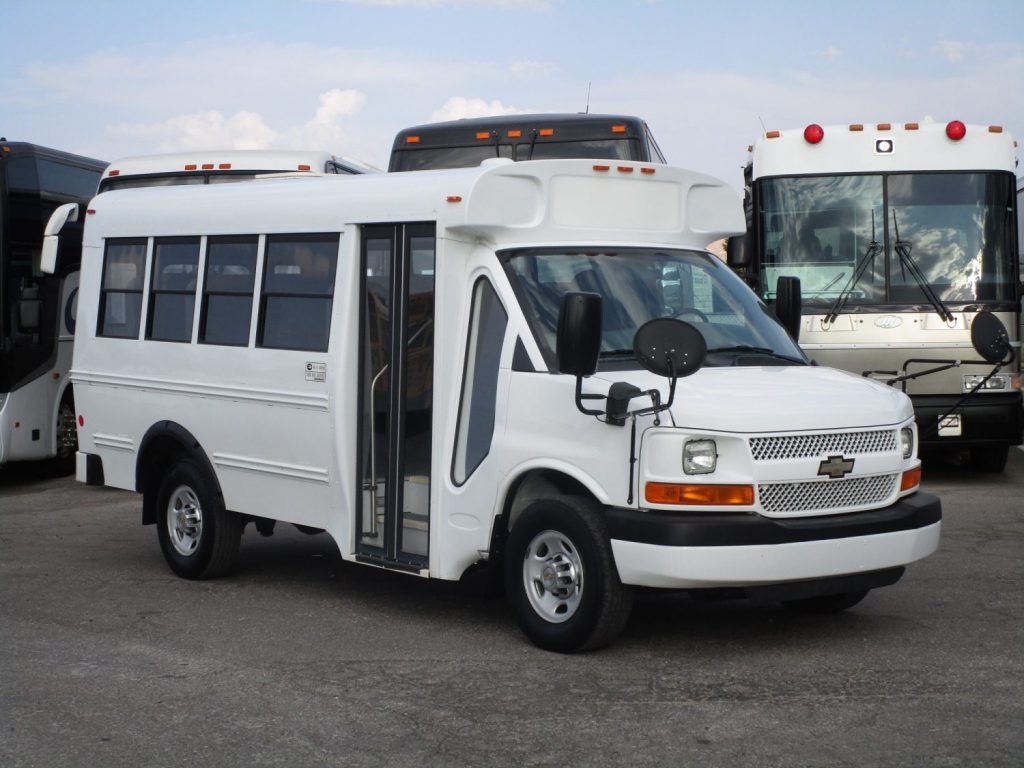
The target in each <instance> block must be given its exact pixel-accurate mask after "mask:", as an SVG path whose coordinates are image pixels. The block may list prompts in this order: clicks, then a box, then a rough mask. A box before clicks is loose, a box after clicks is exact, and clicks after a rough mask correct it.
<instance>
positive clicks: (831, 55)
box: [821, 45, 843, 61]
mask: <svg viewBox="0 0 1024 768" xmlns="http://www.w3.org/2000/svg"><path fill="white" fill-rule="evenodd" d="M842 55H843V52H842V51H841V50H839V49H838V48H836V47H835V46H834V45H830V46H829V47H828V48H826V49H825V50H824V51H822V52H821V57H822V58H823V59H826V60H828V61H833V60H834V59H838V58H839V57H840V56H842Z"/></svg>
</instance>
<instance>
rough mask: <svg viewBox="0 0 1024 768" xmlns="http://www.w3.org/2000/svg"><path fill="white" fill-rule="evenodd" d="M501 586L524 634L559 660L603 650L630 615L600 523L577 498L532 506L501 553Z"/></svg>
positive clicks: (627, 593) (595, 511)
mask: <svg viewBox="0 0 1024 768" xmlns="http://www.w3.org/2000/svg"><path fill="white" fill-rule="evenodd" d="M531 572H532V573H531ZM505 587H506V590H507V592H508V597H509V601H510V602H511V603H512V609H513V611H514V612H515V615H516V618H517V619H518V621H519V626H520V628H521V629H522V630H523V633H524V634H525V635H526V636H527V637H528V638H529V639H530V640H531V641H533V642H534V643H535V644H536V645H538V646H539V647H541V648H544V649H545V650H548V651H557V652H559V653H573V652H575V651H589V650H594V649H596V648H601V647H603V646H605V645H608V644H609V643H611V642H612V640H614V639H615V638H616V637H617V636H618V634H619V633H620V632H621V631H622V628H623V627H624V626H625V625H626V621H627V620H628V619H629V614H630V611H631V610H632V608H633V591H632V590H631V589H630V588H628V587H626V586H624V585H623V584H622V582H621V581H619V573H618V571H617V570H616V568H615V561H614V559H613V557H612V551H611V544H610V542H609V540H608V531H607V526H606V524H605V519H604V516H603V515H602V514H601V510H600V508H599V507H597V505H595V504H592V503H589V502H588V501H587V500H585V499H582V498H579V497H557V498H553V499H542V500H537V501H534V502H532V503H531V504H530V505H529V506H527V507H526V509H524V510H523V512H522V513H521V514H520V515H519V518H518V519H517V520H516V523H515V525H514V526H513V527H512V530H511V532H510V533H509V538H508V543H507V547H506V549H505Z"/></svg>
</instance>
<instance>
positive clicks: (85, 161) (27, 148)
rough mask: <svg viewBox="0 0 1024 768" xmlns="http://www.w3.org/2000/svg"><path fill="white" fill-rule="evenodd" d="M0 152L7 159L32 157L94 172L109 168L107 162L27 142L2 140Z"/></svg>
mask: <svg viewBox="0 0 1024 768" xmlns="http://www.w3.org/2000/svg"><path fill="white" fill-rule="evenodd" d="M0 152H3V154H4V155H5V156H7V157H22V156H32V157H41V158H46V159H49V160H58V161H60V162H61V163H63V164H65V165H77V166H81V167H82V168H87V169H89V170H93V171H101V170H103V169H104V168H106V166H107V163H106V161H105V160H97V159H95V158H92V157H86V156H84V155H76V154H73V153H71V152H65V151H63V150H60V149H52V148H50V147H44V146H42V145H41V144H31V143H29V142H27V141H6V140H5V139H0Z"/></svg>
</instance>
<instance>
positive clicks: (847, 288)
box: [825, 210, 882, 325]
mask: <svg viewBox="0 0 1024 768" xmlns="http://www.w3.org/2000/svg"><path fill="white" fill-rule="evenodd" d="M881 250H882V246H881V245H879V243H878V241H877V240H876V239H875V212H874V210H872V211H871V242H870V243H868V249H867V250H866V251H864V254H863V255H862V256H861V257H860V259H859V260H858V261H857V264H856V266H855V267H854V270H853V274H851V275H850V279H849V280H847V281H846V285H844V286H843V290H841V291H840V292H839V295H838V296H836V300H835V303H833V304H832V309H830V310H829V311H828V314H827V315H825V324H826V325H831V324H832V323H834V322H835V321H836V318H837V317H839V313H840V312H842V311H843V307H845V306H846V301H847V299H849V298H850V294H851V293H853V289H854V288H855V287H856V286H857V283H859V282H860V279H861V277H863V275H864V270H865V269H867V267H868V262H869V261H870V262H871V263H872V264H874V263H875V256H877V255H878V254H879V252H880V251H881ZM829 285H831V283H830V284H829Z"/></svg>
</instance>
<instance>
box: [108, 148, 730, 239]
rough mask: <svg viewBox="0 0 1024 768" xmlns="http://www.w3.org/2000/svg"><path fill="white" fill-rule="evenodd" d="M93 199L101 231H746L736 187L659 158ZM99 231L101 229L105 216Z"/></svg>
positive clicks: (694, 235) (694, 234) (506, 235)
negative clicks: (375, 226)
mask: <svg viewBox="0 0 1024 768" xmlns="http://www.w3.org/2000/svg"><path fill="white" fill-rule="evenodd" d="M91 207H92V209H93V210H95V214H94V217H95V218H93V219H91V221H94V222H97V223H98V222H103V226H102V227H101V229H102V232H103V235H102V236H103V237H133V236H138V235H140V234H145V235H153V236H174V235H182V234H190V235H196V234H252V233H253V232H254V231H259V232H261V233H267V234H271V233H275V232H294V231H322V230H323V229H324V227H325V226H329V227H330V228H331V229H334V228H338V229H341V228H344V226H345V225H347V224H364V223H374V222H395V221H436V222H437V223H438V235H439V236H441V237H444V236H460V234H461V236H467V237H478V238H482V239H486V240H489V241H491V242H494V243H508V244H513V243H514V244H525V243H527V242H531V243H540V242H543V243H563V242H572V243H581V244H582V243H608V242H626V241H628V242H639V243H651V244H654V243H656V244H659V245H665V246H673V247H686V248H699V249H703V248H704V247H705V246H706V245H707V244H708V243H710V242H711V241H713V240H716V239H719V238H721V237H725V236H728V235H733V234H738V233H741V232H742V231H743V230H744V218H743V211H742V207H741V205H740V201H739V198H738V196H737V194H736V192H735V191H734V190H733V189H732V188H731V187H729V186H728V185H726V184H725V183H723V182H721V181H719V180H718V179H715V178H712V177H710V176H705V175H703V174H699V173H694V172H691V171H686V170H683V169H679V168H672V167H669V166H665V165H660V164H652V163H633V162H621V163H616V164H612V165H608V164H600V163H595V162H594V161H592V160H538V161H530V162H522V163H513V162H512V161H511V160H489V161H485V162H484V163H483V164H482V165H480V166H477V167H473V168H460V169H453V170H441V171H422V172H419V173H415V174H369V175H365V176H351V177H347V178H345V179H341V178H339V177H337V176H331V175H325V176H318V177H310V178H295V177H294V176H292V177H281V178H277V179H275V178H272V177H266V178H262V179H259V180H257V181H255V182H252V183H249V184H217V185H207V186H203V187H201V188H194V189H187V190H186V189H182V188H180V187H145V188H137V189H126V190H115V191H112V192H110V193H107V194H104V195H101V196H100V197H98V198H96V199H95V200H94V201H93V203H92V206H91ZM171 211H173V215H169V212H171ZM445 230H447V231H448V234H447V235H445V234H444V232H445ZM91 231H92V232H96V231H97V229H96V227H95V224H93V227H92V229H91Z"/></svg>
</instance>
